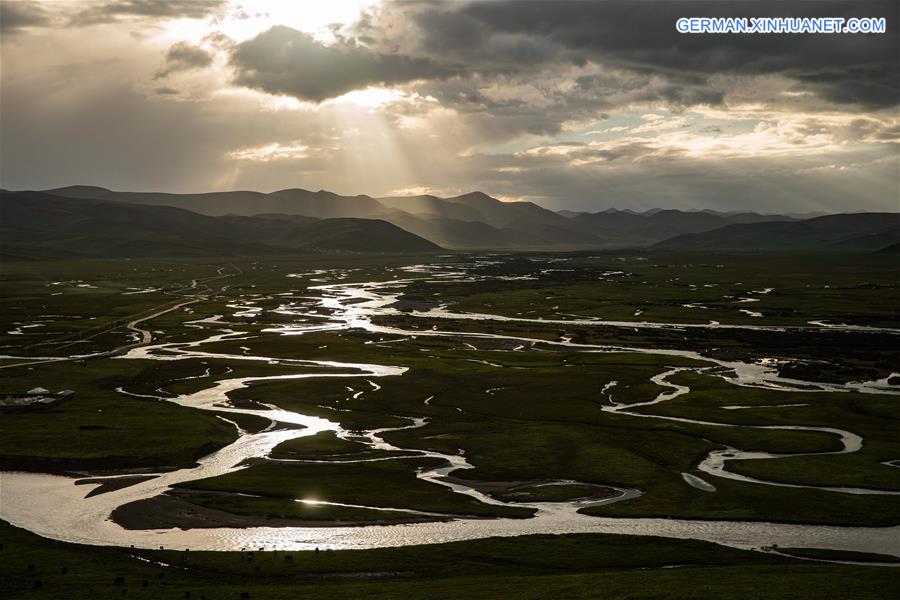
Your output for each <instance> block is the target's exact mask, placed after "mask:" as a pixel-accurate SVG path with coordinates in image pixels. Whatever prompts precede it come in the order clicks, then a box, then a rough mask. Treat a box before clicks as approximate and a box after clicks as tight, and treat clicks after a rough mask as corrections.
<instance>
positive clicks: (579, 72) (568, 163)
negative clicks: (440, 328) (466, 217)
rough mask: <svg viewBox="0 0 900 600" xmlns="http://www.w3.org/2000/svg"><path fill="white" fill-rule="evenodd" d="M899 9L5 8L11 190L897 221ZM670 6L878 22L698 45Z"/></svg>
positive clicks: (269, 4)
mask: <svg viewBox="0 0 900 600" xmlns="http://www.w3.org/2000/svg"><path fill="white" fill-rule="evenodd" d="M898 6H900V3H897V2H893V1H890V2H868V1H866V0H851V1H843V2H829V1H812V0H801V1H796V0H795V1H779V2H768V1H759V0H756V1H740V0H736V1H729V2H715V1H711V0H698V1H691V2H682V1H677V2H676V1H667V2H661V1H656V0H630V1H610V2H587V1H581V2H566V1H556V2H550V1H546V2H541V1H534V0H532V1H525V2H507V1H499V0H491V1H488V2H483V1H472V2H461V1H460V2H451V1H447V2H378V1H376V0H359V1H356V0H346V1H340V0H329V1H328V2H324V1H323V2H319V1H316V2H312V1H310V2H305V1H303V2H289V1H284V0H272V1H263V0H260V1H249V0H211V1H201V0H121V1H110V0H102V1H97V2H81V1H74V0H68V1H58V2H43V1H30V0H2V1H0V63H2V64H0V185H2V187H3V188H5V189H47V188H53V187H59V186H64V185H75V184H82V185H98V186H103V187H108V188H111V189H115V190H125V191H166V192H205V191H222V190H233V189H252V190H259V191H263V192H269V191H274V190H278V189H284V188H293V187H300V188H305V189H311V190H318V189H327V190H330V191H333V192H337V193H340V194H369V195H372V196H386V195H412V194H426V193H427V194H434V195H439V196H449V195H455V194H459V193H464V192H468V191H472V190H481V191H483V192H485V193H488V194H490V195H492V196H494V197H497V198H499V199H501V200H504V201H514V200H528V201H533V202H537V203H538V204H541V205H542V206H545V207H547V208H551V209H556V210H558V209H570V210H588V211H598V210H604V209H607V208H631V209H636V210H642V209H648V208H654V207H664V208H681V209H702V208H709V209H715V210H755V211H760V212H848V211H869V210H888V211H897V210H900V144H898V142H900V113H898V106H900V80H898V78H900V48H898V41H900V36H898V34H897V27H898V25H900V19H898ZM684 16H712V17H715V16H745V17H758V16H778V17H786V16H844V17H851V16H860V17H862V16H864V17H885V18H886V19H887V29H888V32H887V33H886V34H869V35H859V34H856V35H854V34H782V35H737V34H730V35H687V34H679V33H677V32H676V30H675V21H676V20H677V18H679V17H684Z"/></svg>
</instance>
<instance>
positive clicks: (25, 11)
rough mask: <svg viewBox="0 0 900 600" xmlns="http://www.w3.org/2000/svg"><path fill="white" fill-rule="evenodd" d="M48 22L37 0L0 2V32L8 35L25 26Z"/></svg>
mask: <svg viewBox="0 0 900 600" xmlns="http://www.w3.org/2000/svg"><path fill="white" fill-rule="evenodd" d="M49 24H50V19H49V17H48V16H47V12H46V11H45V10H44V7H42V6H41V5H40V4H38V3H37V2H28V1H27V0H23V1H21V2H0V33H3V34H6V35H9V34H12V33H14V32H16V31H18V30H20V29H24V28H26V27H43V26H46V25H49Z"/></svg>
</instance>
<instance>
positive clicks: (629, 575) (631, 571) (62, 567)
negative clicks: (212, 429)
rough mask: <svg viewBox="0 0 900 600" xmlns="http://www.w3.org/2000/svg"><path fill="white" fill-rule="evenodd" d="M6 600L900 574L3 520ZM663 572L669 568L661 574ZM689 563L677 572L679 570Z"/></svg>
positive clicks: (567, 546)
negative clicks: (171, 538) (30, 527)
mask: <svg viewBox="0 0 900 600" xmlns="http://www.w3.org/2000/svg"><path fill="white" fill-rule="evenodd" d="M0 542H2V544H0V556H2V557H3V560H2V561H0V596H2V597H4V598H10V599H12V598H54V599H55V598H123V597H125V598H131V597H136V598H143V599H150V598H193V599H197V598H234V599H235V600H237V599H239V598H249V599H258V598H264V599H268V600H280V599H288V598H290V599H294V598H315V599H334V600H336V599H343V598H361V597H369V598H385V599H402V600H415V599H418V598H429V599H432V598H498V599H499V598H643V599H646V600H651V599H653V600H657V599H659V600H662V599H666V600H671V599H687V598H691V599H703V600H706V599H713V598H715V599H716V600H730V599H738V598H741V599H743V598H758V597H760V595H759V591H760V588H759V586H760V582H763V581H764V582H765V586H766V593H765V597H766V598H770V599H788V598H790V599H792V600H813V599H818V598H822V597H831V598H854V599H858V600H869V599H873V600H874V599H876V598H884V597H886V596H885V595H884V592H885V590H890V589H896V586H897V583H898V577H900V575H898V571H900V570H898V569H893V568H890V567H867V566H858V565H837V564H824V563H817V562H809V561H799V560H795V559H790V558H783V557H776V556H771V555H765V554H760V553H753V552H745V551H740V550H733V549H730V548H723V547H721V546H713V545H712V544H706V543H702V542H692V541H687V540H665V539H659V538H641V537H632V536H607V535H568V536H527V537H519V538H493V539H487V540H476V541H471V542H456V543H452V544H442V545H438V546H414V547H411V548H386V549H382V550H341V551H324V552H310V551H306V552H287V551H284V552H257V551H252V550H251V551H249V552H180V551H177V550H134V549H129V548H103V547H100V548H95V547H90V546H80V545H76V544H64V543H62V542H55V541H52V540H47V539H43V538H39V537H38V536H36V535H33V534H31V533H28V532H26V531H23V530H21V529H17V528H15V527H12V526H11V525H8V524H5V523H2V522H0ZM661 567H663V568H661ZM676 567H677V568H676Z"/></svg>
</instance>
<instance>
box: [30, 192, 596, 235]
mask: <svg viewBox="0 0 900 600" xmlns="http://www.w3.org/2000/svg"><path fill="white" fill-rule="evenodd" d="M46 193H48V194H53V195H58V196H66V197H70V198H82V199H89V198H93V199H100V200H109V201H119V202H128V203H132V204H149V205H165V206H177V207H179V208H183V209H186V210H190V211H193V212H197V213H201V214H205V215H245V216H252V215H258V214H286V215H306V216H312V217H319V218H333V217H355V218H366V219H370V218H379V219H383V220H385V221H388V222H390V223H393V224H394V225H397V226H398V227H401V228H403V229H405V230H407V231H410V232H412V233H415V234H416V235H420V236H422V237H425V238H426V239H429V240H431V241H432V242H434V243H436V244H439V245H442V246H447V247H452V248H496V247H502V248H551V247H552V248H557V249H563V248H566V249H569V248H598V247H604V246H608V245H609V241H608V240H607V239H604V238H600V237H597V236H595V235H593V234H591V233H590V232H586V231H583V230H580V229H579V228H577V227H573V226H572V223H571V222H570V220H569V219H566V218H565V217H563V216H560V215H558V214H556V213H554V212H553V211H549V210H546V209H544V208H541V207H540V206H538V205H536V204H533V203H531V202H501V201H499V200H497V199H496V198H492V197H490V196H488V195H487V194H484V193H482V192H471V193H468V194H463V195H461V196H456V197H454V198H438V197H437V196H427V195H424V196H410V197H389V198H379V199H377V200H376V199H375V198H372V197H370V196H363V195H361V196H341V195H339V194H334V193H332V192H327V191H324V190H320V191H318V192H310V191H307V190H302V189H289V190H280V191H277V192H272V193H271V194H263V193H260V192H248V191H236V192H211V193H206V194H163V193H154V192H114V191H111V190H108V189H105V188H100V187H91V186H70V187H64V188H57V189H53V190H47V191H46Z"/></svg>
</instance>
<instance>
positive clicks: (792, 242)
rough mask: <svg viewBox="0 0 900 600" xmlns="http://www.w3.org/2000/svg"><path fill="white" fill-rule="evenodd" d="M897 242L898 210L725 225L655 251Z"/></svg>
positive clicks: (838, 247)
mask: <svg viewBox="0 0 900 600" xmlns="http://www.w3.org/2000/svg"><path fill="white" fill-rule="evenodd" d="M898 242H900V213H859V214H844V215H828V216H824V217H816V218H814V219H807V220H805V221H791V222H773V223H749V224H738V225H728V226H726V227H722V228H720V229H716V230H714V231H707V232H704V233H695V234H686V235H679V236H676V237H674V238H672V239H668V240H665V241H663V242H660V243H658V244H655V245H654V246H653V248H654V249H658V250H703V251H738V252H778V251H805V252H877V251H880V250H887V249H888V248H889V247H891V246H892V245H894V244H897V243H898Z"/></svg>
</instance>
